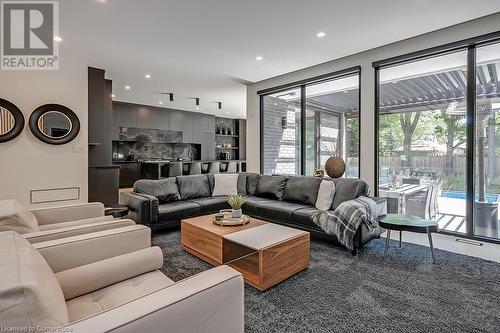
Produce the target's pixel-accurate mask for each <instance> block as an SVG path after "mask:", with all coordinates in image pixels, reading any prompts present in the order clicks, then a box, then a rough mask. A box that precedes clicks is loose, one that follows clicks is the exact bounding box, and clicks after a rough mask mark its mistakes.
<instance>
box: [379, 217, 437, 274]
mask: <svg viewBox="0 0 500 333" xmlns="http://www.w3.org/2000/svg"><path fill="white" fill-rule="evenodd" d="M378 222H379V225H380V226H381V227H382V228H385V229H387V236H386V238H385V249H384V256H385V255H387V249H388V247H389V240H390V238H391V230H398V231H399V247H401V234H402V232H403V231H411V232H417V233H422V234H427V237H428V238H429V245H430V247H431V256H432V262H433V263H434V264H435V263H436V259H435V258H434V246H433V244H432V235H431V233H433V232H437V231H438V224H437V222H436V221H431V220H426V219H423V218H420V217H418V216H413V215H405V214H386V215H382V216H379V218H378Z"/></svg>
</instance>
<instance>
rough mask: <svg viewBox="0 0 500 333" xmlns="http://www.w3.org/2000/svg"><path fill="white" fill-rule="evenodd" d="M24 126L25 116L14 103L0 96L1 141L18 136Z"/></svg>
mask: <svg viewBox="0 0 500 333" xmlns="http://www.w3.org/2000/svg"><path fill="white" fill-rule="evenodd" d="M23 128H24V116H23V113H22V112H21V110H19V108H18V107H17V106H15V105H14V104H13V103H11V102H9V101H7V100H5V99H2V98H0V143H1V142H7V141H10V140H12V139H14V138H16V137H17V136H18V135H19V134H21V132H22V131H23Z"/></svg>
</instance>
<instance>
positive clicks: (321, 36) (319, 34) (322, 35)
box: [316, 31, 326, 38]
mask: <svg viewBox="0 0 500 333" xmlns="http://www.w3.org/2000/svg"><path fill="white" fill-rule="evenodd" d="M325 36H326V32H323V31H320V32H318V33H317V34H316V37H318V38H323V37H325Z"/></svg>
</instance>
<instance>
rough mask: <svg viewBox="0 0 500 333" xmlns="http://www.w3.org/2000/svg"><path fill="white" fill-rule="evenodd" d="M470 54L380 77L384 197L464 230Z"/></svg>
mask: <svg viewBox="0 0 500 333" xmlns="http://www.w3.org/2000/svg"><path fill="white" fill-rule="evenodd" d="M466 66H467V53H466V51H461V52H456V53H452V54H446V55H442V56H438V57H433V58H430V59H425V60H421V61H415V62H411V63H406V64H402V65H398V66H394V67H389V68H386V69H381V70H380V72H379V75H380V76H379V77H380V85H379V92H380V95H379V118H378V122H379V139H378V147H379V153H378V154H379V157H378V159H379V173H378V174H379V194H380V195H381V196H385V197H387V198H388V199H387V200H388V204H389V207H388V208H389V212H391V213H397V212H399V213H407V214H412V215H418V216H421V217H423V218H430V219H436V220H437V221H438V222H439V226H440V228H441V229H444V230H448V231H451V232H458V233H465V231H466V229H465V228H466V223H465V216H466V212H465V200H466V175H467V173H466V169H465V166H466V163H465V162H466V149H467V133H466V114H467V112H466V106H467V104H466V91H467V82H466V81H467V79H466V78H467V68H466Z"/></svg>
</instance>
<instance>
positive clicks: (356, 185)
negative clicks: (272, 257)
mask: <svg viewBox="0 0 500 333" xmlns="http://www.w3.org/2000/svg"><path fill="white" fill-rule="evenodd" d="M321 181H322V179H321V178H316V177H310V176H280V175H273V176H265V175H260V174H256V173H240V174H238V186H237V187H238V193H240V194H243V195H246V196H247V202H246V203H245V204H244V205H243V212H244V213H245V214H248V215H250V216H253V217H256V218H260V219H262V220H266V221H269V222H273V223H279V224H283V225H287V226H290V227H294V228H298V229H303V230H306V231H309V232H310V233H311V235H312V236H314V237H318V238H322V239H326V240H329V241H333V242H337V239H336V238H335V237H333V236H330V235H327V234H325V233H324V232H323V231H322V230H321V229H320V228H319V227H318V226H317V225H316V224H315V223H314V222H313V220H312V214H313V213H314V212H316V211H317V209H316V207H315V203H316V199H317V196H318V190H319V186H320V183H321ZM330 181H333V182H335V187H336V190H335V197H334V200H333V204H332V206H331V209H332V210H334V209H336V208H337V207H338V205H339V204H340V203H342V202H344V201H346V200H350V199H354V198H357V197H359V196H363V195H364V196H367V195H368V191H369V189H368V185H367V184H366V183H365V182H364V181H362V180H359V179H346V178H339V179H332V180H330ZM213 189H214V176H213V175H212V174H204V175H195V176H179V177H175V178H166V179H162V180H139V181H137V182H136V183H135V184H134V187H133V192H122V193H121V194H120V202H121V203H122V204H124V205H126V206H127V207H128V208H129V210H130V214H129V216H128V217H129V218H131V219H133V220H135V221H136V222H137V223H141V224H145V225H147V226H149V227H151V228H152V229H153V230H158V229H161V228H167V227H174V226H175V227H176V226H179V222H180V220H181V219H183V218H188V217H193V216H199V215H204V214H210V213H215V212H218V211H219V210H221V209H226V208H229V205H228V204H227V197H226V196H212V191H213ZM383 231H384V230H383V229H382V228H378V229H376V230H375V231H374V232H369V231H368V229H367V228H366V226H364V225H362V226H361V227H360V229H359V230H358V232H357V233H356V236H355V246H356V248H360V247H362V246H363V245H364V244H366V243H367V242H369V241H370V240H371V239H373V238H376V237H378V236H380V234H381V233H382V232H383Z"/></svg>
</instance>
